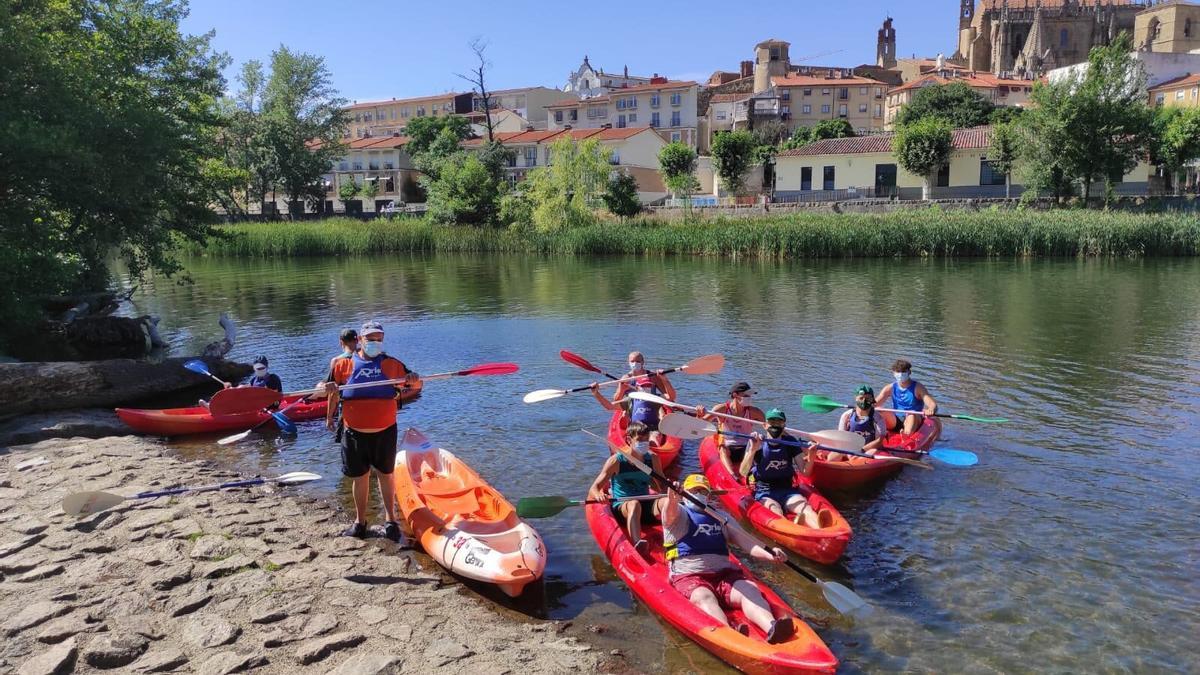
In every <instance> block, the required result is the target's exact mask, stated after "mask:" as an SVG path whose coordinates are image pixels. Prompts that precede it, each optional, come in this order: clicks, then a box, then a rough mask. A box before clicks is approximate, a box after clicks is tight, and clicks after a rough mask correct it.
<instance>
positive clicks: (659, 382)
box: [613, 352, 675, 444]
mask: <svg viewBox="0 0 1200 675" xmlns="http://www.w3.org/2000/svg"><path fill="white" fill-rule="evenodd" d="M625 377H634V378H637V379H635V380H633V381H632V382H622V383H621V384H618V385H617V393H616V394H615V395H613V402H616V401H620V400H622V399H624V398H625V397H626V396H628V395H629V393H630V392H631V391H641V392H645V393H647V394H654V395H655V396H661V397H663V398H665V399H667V400H668V401H674V400H675V387H673V386H672V385H671V382H670V381H669V380H667V377H666V375H663V374H662V371H661V370H656V371H654V372H649V371H647V370H646V357H644V356H642V353H641V352H630V353H629V373H628V374H626V375H625ZM661 407H662V406H660V405H658V404H655V403H650V402H649V401H639V400H636V399H635V400H633V401H630V404H629V421H631V422H640V423H642V424H645V425H646V426H647V427H649V429H650V440H651V441H653V442H654V443H656V444H657V443H662V440H663V439H662V436H661V434H659V433H658V422H659V420H661V419H662V410H660V408H661Z"/></svg>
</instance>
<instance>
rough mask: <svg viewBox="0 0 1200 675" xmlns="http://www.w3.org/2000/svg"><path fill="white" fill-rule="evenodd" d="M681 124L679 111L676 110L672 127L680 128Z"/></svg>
mask: <svg viewBox="0 0 1200 675" xmlns="http://www.w3.org/2000/svg"><path fill="white" fill-rule="evenodd" d="M679 124H680V120H679V111H678V110H676V111H675V112H673V113H671V126H673V127H677V126H679Z"/></svg>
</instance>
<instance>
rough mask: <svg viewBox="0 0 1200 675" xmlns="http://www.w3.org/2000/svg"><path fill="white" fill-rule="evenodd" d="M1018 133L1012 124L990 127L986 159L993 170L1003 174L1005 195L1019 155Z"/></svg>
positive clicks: (1019, 142)
mask: <svg viewBox="0 0 1200 675" xmlns="http://www.w3.org/2000/svg"><path fill="white" fill-rule="evenodd" d="M1020 146H1021V137H1020V133H1019V132H1018V131H1017V129H1016V128H1014V127H1013V125H1012V124H997V125H995V126H993V127H992V147H991V149H990V150H988V155H987V157H988V161H989V162H991V164H992V169H993V170H994V171H999V172H1000V173H1002V174H1004V177H1005V184H1004V192H1005V196H1008V194H1009V189H1010V187H1011V183H1012V179H1011V176H1012V172H1013V168H1014V167H1015V166H1016V163H1017V159H1018V158H1019V156H1020Z"/></svg>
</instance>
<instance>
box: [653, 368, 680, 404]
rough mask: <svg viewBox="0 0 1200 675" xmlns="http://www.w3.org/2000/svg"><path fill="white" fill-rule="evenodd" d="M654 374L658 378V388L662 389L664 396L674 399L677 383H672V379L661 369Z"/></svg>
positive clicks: (669, 399)
mask: <svg viewBox="0 0 1200 675" xmlns="http://www.w3.org/2000/svg"><path fill="white" fill-rule="evenodd" d="M654 376H655V377H657V378H658V388H659V389H662V393H663V398H665V399H667V400H668V401H674V400H675V385H673V384H671V381H670V380H668V379H667V376H666V375H663V374H662V371H661V370H659V371H657V372H656V373H655V375H654Z"/></svg>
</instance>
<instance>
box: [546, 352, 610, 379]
mask: <svg viewBox="0 0 1200 675" xmlns="http://www.w3.org/2000/svg"><path fill="white" fill-rule="evenodd" d="M558 355H559V356H560V357H562V360H563V361H566V362H567V363H569V364H571V365H573V366H579V367H580V368H583V369H584V370H586V371H588V372H589V373H596V374H598V375H603V376H605V377H607V378H608V379H610V380H617V379H620V378H618V377H617V376H616V375H612V374H611V373H608V372H606V371H603V370H600V368H599V367H598V366H595V365H592V362H591V361H588V360H587V359H585V358H583V357H582V356H580V355H578V354H574V353H572V352H569V351H567V350H565V349H562V350H560V351H559V352H558Z"/></svg>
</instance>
